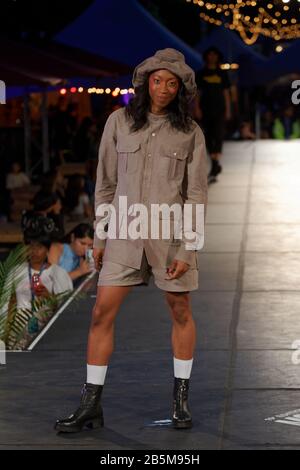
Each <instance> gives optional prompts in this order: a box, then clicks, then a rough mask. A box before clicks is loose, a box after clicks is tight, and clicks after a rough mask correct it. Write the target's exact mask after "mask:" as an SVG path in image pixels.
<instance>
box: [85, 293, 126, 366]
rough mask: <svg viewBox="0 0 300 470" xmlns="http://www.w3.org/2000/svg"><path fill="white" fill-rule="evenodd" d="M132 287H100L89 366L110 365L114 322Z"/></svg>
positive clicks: (90, 333) (88, 355) (92, 331)
mask: <svg viewBox="0 0 300 470" xmlns="http://www.w3.org/2000/svg"><path fill="white" fill-rule="evenodd" d="M132 287H133V286H98V289H97V298H96V302H95V306H94V308H93V313H92V320H91V325H90V331H89V338H88V349H87V363H88V364H91V365H97V366H98V365H106V364H108V362H109V358H110V356H111V354H112V352H113V348H114V320H115V318H116V315H117V313H118V310H119V308H120V305H121V304H122V302H123V300H124V299H125V297H126V296H127V294H128V293H129V292H130V290H131V289H132Z"/></svg>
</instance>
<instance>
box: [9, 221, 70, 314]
mask: <svg viewBox="0 0 300 470" xmlns="http://www.w3.org/2000/svg"><path fill="white" fill-rule="evenodd" d="M38 219H39V221H38V220H37V218H34V217H33V218H32V219H31V222H32V223H31V224H30V223H28V224H27V228H26V230H25V232H24V242H25V244H26V245H28V261H27V262H26V263H23V264H21V265H20V266H19V267H18V268H17V277H19V276H20V281H19V282H18V283H17V285H16V303H17V308H19V309H29V310H31V308H32V301H33V300H34V299H35V298H36V297H38V298H46V297H49V295H50V294H59V293H62V292H65V291H69V290H72V289H73V283H72V280H71V279H70V276H69V275H68V273H67V272H66V271H65V270H64V269H63V268H61V267H60V266H58V265H56V264H53V263H50V262H49V260H48V253H49V249H50V246H51V230H49V227H50V226H51V220H50V221H49V219H47V218H46V217H39V218H38ZM52 226H53V225H52ZM33 274H38V275H39V279H40V282H39V285H37V286H36V287H33V285H32V276H33Z"/></svg>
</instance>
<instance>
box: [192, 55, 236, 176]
mask: <svg viewBox="0 0 300 470" xmlns="http://www.w3.org/2000/svg"><path fill="white" fill-rule="evenodd" d="M203 59H204V62H205V66H204V68H203V69H202V70H200V71H198V72H197V73H196V83H197V87H198V90H199V96H198V100H199V101H198V110H197V111H196V117H197V119H198V120H200V121H201V124H202V128H203V131H204V135H205V140H206V146H207V150H208V153H209V155H210V158H211V170H210V173H209V175H208V183H214V182H216V181H217V175H218V174H219V173H220V172H221V171H222V166H221V164H220V159H221V155H222V146H223V139H224V131H225V121H226V120H230V119H231V101H230V91H229V89H230V82H229V78H228V75H227V73H226V72H225V71H224V70H222V69H221V59H222V55H221V53H220V51H219V50H218V49H217V48H215V47H210V48H209V49H207V50H206V51H205V52H204V54H203Z"/></svg>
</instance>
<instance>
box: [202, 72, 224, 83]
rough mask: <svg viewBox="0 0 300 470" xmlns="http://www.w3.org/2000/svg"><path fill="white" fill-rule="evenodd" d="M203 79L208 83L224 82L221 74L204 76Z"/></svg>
mask: <svg viewBox="0 0 300 470" xmlns="http://www.w3.org/2000/svg"><path fill="white" fill-rule="evenodd" d="M203 80H205V81H206V82H208V83H222V78H221V77H220V75H217V74H215V75H207V76H206V77H203Z"/></svg>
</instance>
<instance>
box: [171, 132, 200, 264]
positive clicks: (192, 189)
mask: <svg viewBox="0 0 300 470" xmlns="http://www.w3.org/2000/svg"><path fill="white" fill-rule="evenodd" d="M182 197H183V200H184V204H188V205H190V207H191V208H192V222H191V227H192V231H188V230H187V228H185V227H184V224H183V232H184V231H185V230H186V231H187V232H188V235H189V237H188V238H187V237H185V236H184V233H183V238H182V243H181V246H180V248H179V250H178V252H177V254H176V259H178V260H181V261H184V262H185V263H188V264H192V260H193V257H194V253H193V252H194V251H195V250H200V249H201V248H202V243H203V236H204V222H205V218H206V210H207V160H206V146H205V139H204V135H203V132H202V131H201V129H200V127H199V126H197V128H196V131H195V141H194V150H193V153H192V155H191V156H190V157H188V161H187V166H186V172H185V176H184V180H183V187H182ZM197 204H200V205H201V206H200V210H199V211H198V210H197V212H198V225H199V226H197V224H196V213H197V212H196V207H197ZM201 211H202V213H203V218H201ZM199 216H200V217H199ZM199 219H200V220H199ZM187 248H189V249H187Z"/></svg>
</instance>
